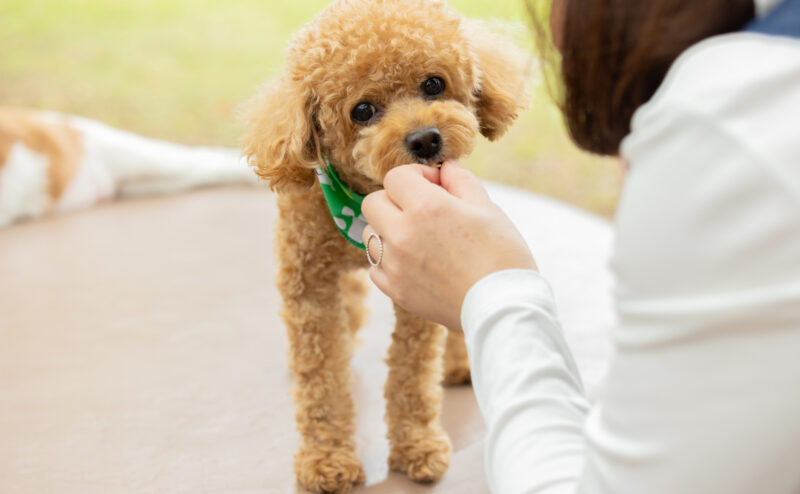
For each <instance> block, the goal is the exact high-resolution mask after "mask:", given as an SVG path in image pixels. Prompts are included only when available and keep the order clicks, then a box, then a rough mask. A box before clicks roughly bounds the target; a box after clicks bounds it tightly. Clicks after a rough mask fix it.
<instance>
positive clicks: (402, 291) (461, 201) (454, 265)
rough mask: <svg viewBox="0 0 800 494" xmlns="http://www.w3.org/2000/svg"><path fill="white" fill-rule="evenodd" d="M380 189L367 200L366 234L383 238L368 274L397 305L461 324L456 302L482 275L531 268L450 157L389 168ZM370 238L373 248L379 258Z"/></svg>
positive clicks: (522, 248) (515, 238) (512, 231)
mask: <svg viewBox="0 0 800 494" xmlns="http://www.w3.org/2000/svg"><path fill="white" fill-rule="evenodd" d="M383 186H384V189H383V190H381V191H378V192H374V193H372V194H370V195H368V196H367V197H366V199H364V203H363V205H362V212H363V213H364V217H365V218H366V220H367V222H368V223H369V226H368V227H367V228H366V229H365V231H364V242H365V243H367V240H368V238H369V236H370V234H371V233H373V232H374V233H377V234H378V235H380V237H381V239H382V241H383V259H382V260H381V263H380V265H379V266H376V267H372V268H371V269H370V278H372V281H373V282H374V283H375V284H376V285H377V286H378V288H380V289H381V291H383V292H384V293H385V294H386V295H388V296H389V297H391V298H392V299H393V300H394V301H395V302H397V303H398V304H399V305H400V306H401V307H403V308H405V309H406V310H408V311H409V312H412V313H414V314H417V315H419V316H421V317H424V318H426V319H429V320H431V321H435V322H438V323H441V324H444V325H446V326H448V327H449V328H451V329H456V330H460V329H461V304H462V303H463V301H464V297H465V296H466V294H467V291H469V289H470V288H471V287H472V285H473V284H475V282H477V281H478V280H480V279H481V278H483V277H484V276H486V275H488V274H491V273H494V272H496V271H501V270H505V269H514V268H519V269H536V263H535V262H534V260H533V256H532V255H531V253H530V251H529V250H528V246H527V245H526V244H525V241H524V240H523V239H522V236H521V235H520V233H519V232H518V231H517V229H516V228H515V227H514V225H513V224H512V223H511V221H510V220H509V219H508V217H507V216H506V215H505V213H503V211H501V210H500V208H498V207H497V205H495V204H494V203H493V202H492V201H491V200H490V199H489V196H488V194H487V193H486V191H485V190H484V188H483V186H482V185H481V184H480V182H479V181H478V179H477V178H476V177H475V176H474V175H473V174H472V173H470V172H468V171H466V170H464V169H463V168H461V167H460V166H458V165H457V164H455V163H453V162H447V163H445V164H444V165H443V166H442V169H441V171H440V170H436V169H435V168H431V167H427V166H422V165H405V166H400V167H397V168H394V169H392V170H391V171H390V172H389V173H388V174H387V175H386V177H385V178H384V182H383ZM377 244H378V243H377V242H376V241H375V239H373V240H372V242H371V245H369V246H368V247H369V248H370V253H371V254H372V258H373V259H377V257H378V249H377V247H378V245H377Z"/></svg>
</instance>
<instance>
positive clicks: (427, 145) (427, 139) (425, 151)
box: [405, 127, 442, 160]
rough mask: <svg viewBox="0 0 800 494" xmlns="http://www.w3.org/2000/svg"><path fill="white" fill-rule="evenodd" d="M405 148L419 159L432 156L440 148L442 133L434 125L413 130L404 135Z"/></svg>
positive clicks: (437, 152)
mask: <svg viewBox="0 0 800 494" xmlns="http://www.w3.org/2000/svg"><path fill="white" fill-rule="evenodd" d="M405 142H406V149H408V151H409V152H410V153H411V154H413V155H414V156H416V157H417V158H419V159H422V160H427V159H430V158H433V157H434V156H436V155H437V154H439V152H440V151H441V150H442V134H441V133H440V132H439V129H437V128H436V127H428V128H427V129H422V130H415V131H414V132H412V133H410V134H408V135H407V136H406V141H405Z"/></svg>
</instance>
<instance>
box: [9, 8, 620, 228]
mask: <svg viewBox="0 0 800 494" xmlns="http://www.w3.org/2000/svg"><path fill="white" fill-rule="evenodd" d="M327 3H328V1H327V0H294V1H291V2H279V1H276V0H235V1H227V2H219V1H212V0H136V1H131V2H126V1H121V0H35V1H32V0H3V1H2V2H1V3H0V46H2V52H0V104H2V105H11V106H28V107H35V108H46V109H53V110H59V111H63V112H69V113H76V114H80V115H84V116H88V117H92V118H97V119H100V120H103V121H106V122H108V123H110V124H113V125H116V126H120V127H123V128H126V129H130V130H133V131H136V132H139V133H142V134H145V135H149V136H154V137H160V138H164V139H170V140H174V141H179V142H184V143H188V144H207V145H210V144H217V145H229V146H234V145H236V143H237V138H238V135H239V134H240V132H241V131H240V128H239V125H238V122H237V121H236V118H235V112H236V108H237V106H238V105H240V104H241V103H242V102H243V101H245V100H246V99H247V98H248V97H249V96H251V95H252V94H253V93H254V92H255V91H256V89H257V87H258V85H259V84H260V83H262V82H263V81H264V80H267V79H269V78H270V77H274V76H275V75H276V74H277V73H278V72H279V71H280V67H281V64H282V60H283V47H284V46H285V43H286V41H287V39H288V38H289V37H290V36H291V34H292V33H293V32H295V31H296V30H297V29H298V28H299V27H300V26H301V25H302V24H303V23H305V22H306V21H307V20H309V19H310V18H311V17H312V16H313V15H314V14H315V13H316V12H318V11H319V10H320V9H322V8H323V7H324V6H325V5H326V4H327ZM450 3H451V5H453V6H454V7H455V8H456V9H458V10H459V11H460V12H462V13H464V14H465V15H468V16H471V17H481V18H501V19H506V20H523V19H524V17H525V14H524V11H525V10H524V5H523V3H522V0H451V2H450ZM531 108H532V110H531V111H529V112H528V113H527V114H525V115H524V116H523V117H522V118H521V119H520V121H519V122H518V123H517V124H516V125H515V127H514V128H513V130H512V131H511V132H510V134H509V135H508V136H507V137H505V138H503V139H502V140H500V141H499V142H498V143H492V144H489V143H487V142H482V143H481V144H480V145H479V146H478V147H477V148H476V151H475V153H474V154H473V155H472V156H471V157H470V158H469V159H468V160H466V162H465V164H466V166H468V167H469V168H471V169H473V170H474V171H475V172H476V173H478V174H479V175H481V176H482V177H484V178H488V179H492V180H497V181H500V182H505V183H510V184H512V185H516V186H519V187H523V188H527V189H530V190H533V191H537V192H541V193H544V194H548V195H551V196H554V197H557V198H560V199H563V200H565V201H568V202H570V203H573V204H576V205H578V206H580V207H583V208H586V209H589V210H592V211H595V212H597V213H599V214H602V215H605V216H610V215H611V214H612V213H613V211H614V208H615V205H616V201H617V196H618V191H619V186H620V182H621V178H620V173H619V171H618V169H617V166H616V164H614V163H613V162H611V161H609V160H599V159H596V158H592V157H589V156H587V155H585V154H583V153H580V152H578V151H577V150H576V149H575V148H574V147H573V146H572V145H571V144H570V142H569V140H568V139H567V138H566V136H565V133H564V129H563V124H562V122H561V118H560V116H559V115H558V112H557V110H556V109H555V108H554V107H553V105H552V104H551V103H550V101H549V98H548V97H547V95H546V94H545V93H544V91H543V90H541V89H540V90H539V91H537V93H536V95H535V96H534V99H533V101H532V104H531Z"/></svg>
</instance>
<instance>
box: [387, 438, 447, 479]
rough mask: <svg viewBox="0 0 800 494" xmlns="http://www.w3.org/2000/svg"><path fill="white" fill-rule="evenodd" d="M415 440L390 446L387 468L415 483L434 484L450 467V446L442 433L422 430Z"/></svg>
mask: <svg viewBox="0 0 800 494" xmlns="http://www.w3.org/2000/svg"><path fill="white" fill-rule="evenodd" d="M415 436H416V440H413V439H412V438H409V439H411V440H409V441H407V442H404V443H403V444H394V445H392V449H391V453H390V454H389V468H391V469H392V470H395V471H397V472H402V473H405V474H406V475H408V478H410V479H411V480H415V481H417V482H436V481H438V480H439V479H441V478H442V475H444V473H445V472H446V471H447V468H448V467H449V466H450V455H451V453H452V450H453V448H452V446H451V445H450V439H448V437H447V435H446V434H445V433H444V431H441V430H438V431H436V430H430V429H422V430H420V431H419V434H415Z"/></svg>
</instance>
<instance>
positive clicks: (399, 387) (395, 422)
mask: <svg viewBox="0 0 800 494" xmlns="http://www.w3.org/2000/svg"><path fill="white" fill-rule="evenodd" d="M395 314H396V316H397V325H396V327H395V331H394V334H393V335H392V344H391V347H390V348H389V358H388V364H389V377H388V379H387V381H386V387H385V388H384V395H385V397H386V422H387V426H388V438H389V443H390V447H391V451H390V454H389V467H390V468H391V469H392V470H396V471H399V472H405V473H406V474H407V475H408V476H409V477H410V478H411V479H412V480H416V481H419V482H432V481H436V480H439V479H440V478H441V477H442V475H444V472H445V471H446V470H447V467H448V466H449V465H450V454H451V450H452V447H451V445H450V439H449V438H448V437H447V434H446V433H445V432H444V430H443V429H442V427H441V424H440V413H441V408H442V385H441V381H442V355H443V353H444V344H445V331H446V329H445V328H444V327H443V326H440V325H438V324H435V323H432V322H428V321H425V320H424V319H420V318H419V317H416V316H414V315H411V314H409V313H408V312H406V311H405V310H404V309H402V308H401V307H399V306H397V305H396V304H395Z"/></svg>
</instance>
